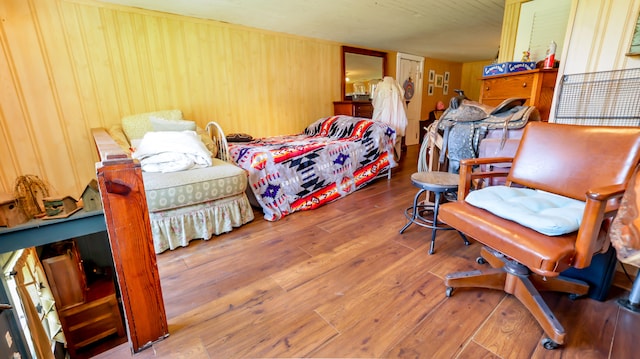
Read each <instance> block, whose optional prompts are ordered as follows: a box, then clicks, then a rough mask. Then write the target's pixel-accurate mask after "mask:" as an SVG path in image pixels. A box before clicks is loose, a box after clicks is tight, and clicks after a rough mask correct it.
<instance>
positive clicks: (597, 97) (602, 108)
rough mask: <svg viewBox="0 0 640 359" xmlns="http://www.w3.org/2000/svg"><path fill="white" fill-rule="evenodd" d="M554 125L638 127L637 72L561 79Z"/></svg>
mask: <svg viewBox="0 0 640 359" xmlns="http://www.w3.org/2000/svg"><path fill="white" fill-rule="evenodd" d="M555 122H556V123H564V124H578V125H601V126H640V68H637V69H625V70H614V71H602V72H591V73H584V74H572V75H564V76H562V79H561V82H560V86H559V94H558V101H557V105H556V114H555Z"/></svg>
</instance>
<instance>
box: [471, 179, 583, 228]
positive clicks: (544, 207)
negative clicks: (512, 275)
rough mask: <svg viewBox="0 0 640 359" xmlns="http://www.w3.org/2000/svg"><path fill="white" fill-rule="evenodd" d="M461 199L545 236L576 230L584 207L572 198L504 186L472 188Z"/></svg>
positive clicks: (580, 202)
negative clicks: (472, 189)
mask: <svg viewBox="0 0 640 359" xmlns="http://www.w3.org/2000/svg"><path fill="white" fill-rule="evenodd" d="M465 201H466V202H467V203H469V204H471V205H473V206H476V207H479V208H482V209H485V210H487V211H489V212H491V213H493V214H495V215H496V216H498V217H502V218H505V219H508V220H511V221H514V222H517V223H519V224H521V225H523V226H525V227H529V228H531V229H533V230H535V231H538V232H540V233H542V234H546V235H548V236H558V235H561V234H566V233H571V232H574V231H576V230H578V228H580V222H581V221H582V214H583V212H584V206H585V203H584V202H582V201H578V200H575V199H573V198H567V197H563V196H559V195H556V194H553V193H549V192H544V191H540V190H532V189H528V188H514V187H507V186H491V187H485V188H482V189H479V190H477V191H472V192H470V193H469V195H467V198H465Z"/></svg>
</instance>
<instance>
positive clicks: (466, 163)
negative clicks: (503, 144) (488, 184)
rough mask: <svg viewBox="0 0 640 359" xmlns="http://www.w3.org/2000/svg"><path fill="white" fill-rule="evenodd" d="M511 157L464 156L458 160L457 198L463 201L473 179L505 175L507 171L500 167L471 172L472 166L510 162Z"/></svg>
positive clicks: (511, 160)
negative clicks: (498, 168)
mask: <svg viewBox="0 0 640 359" xmlns="http://www.w3.org/2000/svg"><path fill="white" fill-rule="evenodd" d="M511 162H513V158H512V157H483V158H466V159H463V160H461V161H460V183H459V184H458V200H459V201H463V200H464V199H465V198H466V197H467V195H468V194H469V191H470V190H471V185H472V184H473V182H474V181H476V180H478V179H482V178H492V177H506V175H507V174H508V173H509V172H508V171H505V170H504V168H501V169H500V170H497V171H482V172H473V167H474V166H479V165H491V164H498V163H511Z"/></svg>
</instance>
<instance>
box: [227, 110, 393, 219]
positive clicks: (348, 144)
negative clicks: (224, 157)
mask: <svg viewBox="0 0 640 359" xmlns="http://www.w3.org/2000/svg"><path fill="white" fill-rule="evenodd" d="M395 140H396V133H395V131H394V130H393V128H391V127H389V126H388V125H387V124H384V123H382V122H376V121H372V120H370V119H365V118H358V117H351V116H332V117H327V118H321V119H319V120H317V121H315V122H314V123H312V124H311V125H309V126H308V127H307V128H306V129H305V130H304V133H301V134H297V135H288V136H278V137H268V138H262V139H257V140H254V141H251V142H245V143H229V154H230V156H231V159H232V161H233V162H234V163H235V164H236V165H238V166H239V167H241V168H243V169H244V170H246V171H247V173H248V177H249V186H248V188H249V189H250V192H251V193H250V194H253V197H254V199H255V202H257V204H259V205H260V207H262V211H263V213H264V218H265V219H266V220H268V221H276V220H279V219H281V218H282V217H284V216H286V215H288V214H291V213H293V212H297V211H302V210H310V209H314V208H317V207H320V206H322V205H324V204H327V203H329V202H332V201H335V200H337V199H339V198H342V197H344V196H346V195H348V194H350V193H352V192H354V191H356V190H357V189H359V188H361V187H362V186H364V185H366V184H367V183H369V182H371V181H373V180H374V179H376V178H377V177H380V176H383V175H385V174H386V175H387V176H388V177H389V178H390V174H391V168H393V167H395V166H396V162H395V160H394V149H393V145H394V143H395Z"/></svg>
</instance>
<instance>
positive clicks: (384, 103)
mask: <svg viewBox="0 0 640 359" xmlns="http://www.w3.org/2000/svg"><path fill="white" fill-rule="evenodd" d="M372 104H373V120H375V121H381V122H384V123H387V124H389V125H390V126H391V127H393V129H395V130H396V135H397V137H398V139H399V138H400V137H402V136H404V133H405V129H406V128H407V111H406V104H405V102H404V90H403V89H402V87H400V85H399V84H398V83H397V82H396V80H394V78H393V77H391V76H385V77H384V79H383V80H382V82H380V83H379V84H378V86H377V87H376V89H375V92H374V93H373V101H372Z"/></svg>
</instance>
